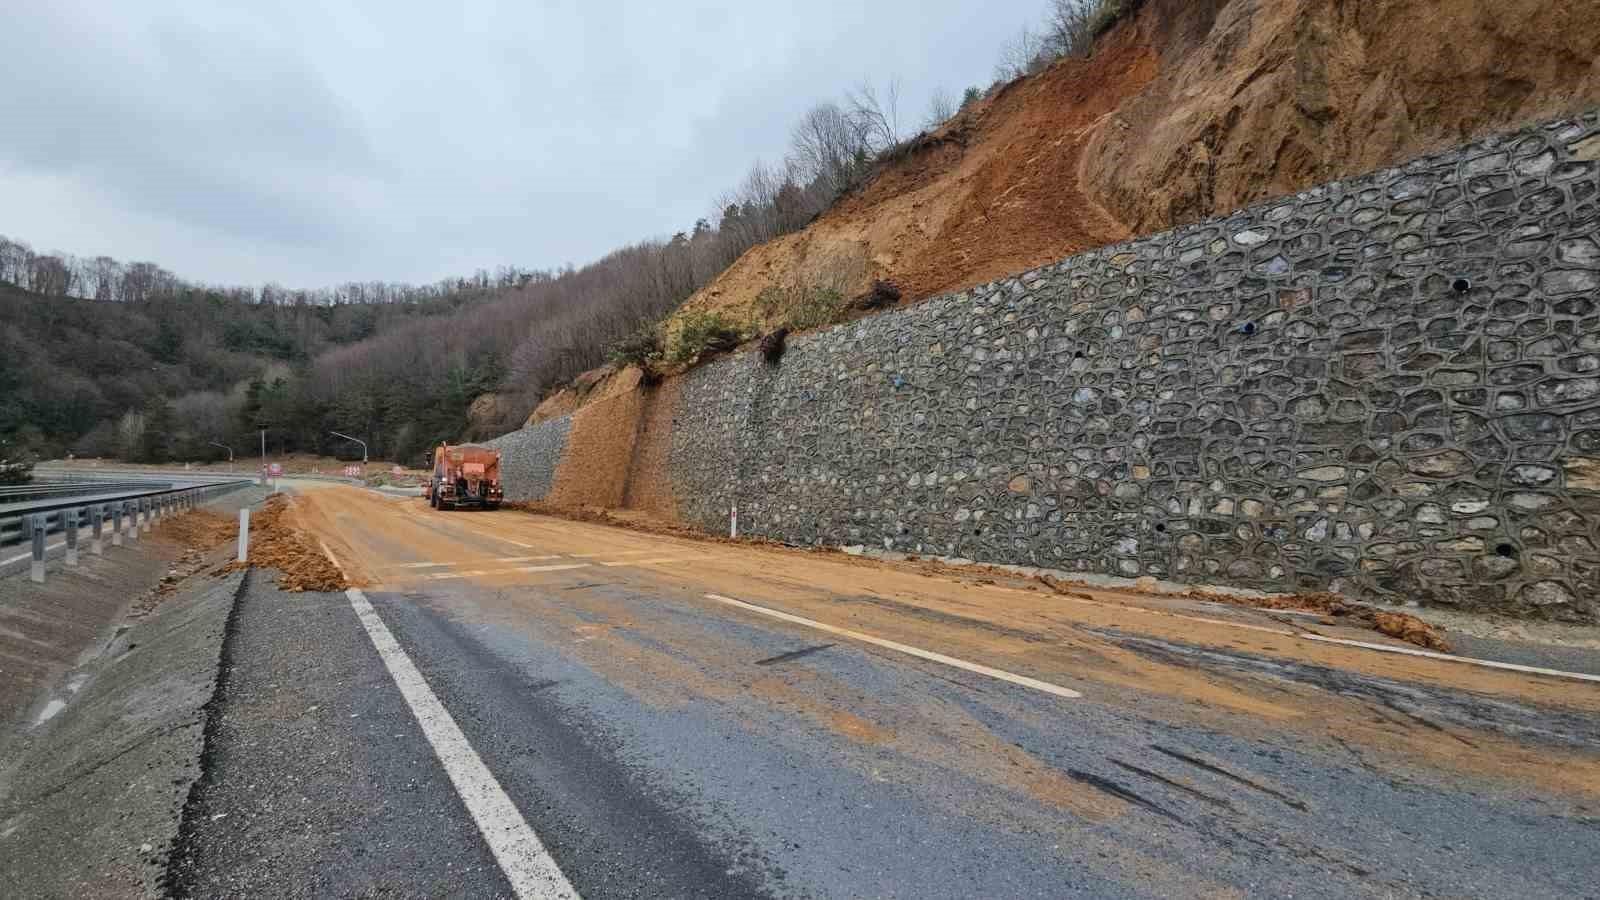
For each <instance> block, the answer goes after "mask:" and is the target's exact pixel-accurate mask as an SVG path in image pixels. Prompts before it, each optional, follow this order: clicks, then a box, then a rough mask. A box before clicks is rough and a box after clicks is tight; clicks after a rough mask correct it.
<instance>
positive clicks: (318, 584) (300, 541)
mask: <svg viewBox="0 0 1600 900" xmlns="http://www.w3.org/2000/svg"><path fill="white" fill-rule="evenodd" d="M249 555H250V559H249V564H250V565H252V566H256V567H259V568H265V569H277V570H278V573H279V574H278V587H280V588H282V589H283V590H286V591H295V592H299V591H318V592H328V591H342V590H344V589H345V588H347V587H350V582H349V581H348V580H347V579H346V578H345V576H344V573H343V572H341V571H339V568H338V566H335V565H334V564H333V562H332V561H331V560H329V559H328V557H327V554H325V553H323V552H322V547H321V546H319V545H318V544H317V540H316V538H314V537H312V536H311V535H310V534H309V533H308V532H306V531H305V530H304V529H302V528H301V527H300V525H299V523H298V522H297V521H296V520H295V514H294V504H293V502H292V501H291V500H290V499H289V498H288V496H286V495H284V494H274V495H273V496H271V497H269V498H268V499H267V502H266V503H265V504H263V505H262V507H261V508H260V509H258V510H256V511H255V512H253V513H251V515H250V554H249ZM238 566H239V564H238V563H237V562H234V563H229V564H228V566H226V567H224V568H225V569H234V568H238Z"/></svg>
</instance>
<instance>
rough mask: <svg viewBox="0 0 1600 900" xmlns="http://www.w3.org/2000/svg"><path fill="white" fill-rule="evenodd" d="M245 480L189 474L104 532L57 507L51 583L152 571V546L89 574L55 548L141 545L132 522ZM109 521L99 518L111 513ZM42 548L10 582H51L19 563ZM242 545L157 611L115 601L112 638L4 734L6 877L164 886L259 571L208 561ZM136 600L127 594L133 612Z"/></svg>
mask: <svg viewBox="0 0 1600 900" xmlns="http://www.w3.org/2000/svg"><path fill="white" fill-rule="evenodd" d="M247 485H248V482H240V483H237V484H216V485H200V486H192V487H187V488H185V489H183V490H175V491H170V492H167V493H166V494H164V495H157V497H156V498H146V501H145V502H146V505H141V506H140V507H139V510H138V512H139V514H140V515H139V518H138V519H134V518H133V517H132V516H124V517H123V518H124V520H125V522H124V528H122V529H118V530H115V531H107V530H106V529H105V528H104V527H102V528H101V529H98V531H99V533H98V534H96V531H97V530H96V529H94V528H93V525H94V520H93V518H92V514H91V516H90V518H89V520H88V522H89V524H88V526H87V527H85V526H84V525H83V524H82V523H83V521H84V520H83V519H79V518H75V517H74V516H73V515H72V511H73V510H74V509H78V510H81V509H82V508H83V507H81V506H80V507H74V506H66V507H62V508H59V509H55V510H51V511H50V514H51V516H52V521H54V522H56V523H58V524H57V529H62V528H64V529H66V530H65V531H59V530H58V531H57V533H56V535H55V537H56V540H55V541H54V542H52V545H51V546H48V548H47V549H48V550H49V551H52V552H53V555H52V557H51V565H50V569H51V572H50V573H49V576H48V577H49V579H50V582H49V585H48V589H49V590H52V591H56V590H62V589H64V588H67V587H68V586H73V585H75V584H77V583H81V584H82V585H83V586H84V587H83V588H82V590H85V591H89V592H93V591H96V590H105V589H106V588H107V587H109V585H110V584H111V583H113V582H114V581H115V579H114V578H112V577H111V576H112V575H113V574H114V573H115V572H116V571H118V568H116V567H113V560H120V563H119V566H120V568H122V569H127V568H130V567H132V568H133V569H134V570H135V571H139V572H144V573H146V574H145V575H144V576H142V577H146V578H148V577H150V575H151V574H152V573H155V572H159V571H164V570H165V569H166V564H165V563H161V562H160V561H159V559H160V557H159V556H158V558H157V559H156V560H146V559H145V557H146V556H148V555H149V553H148V552H146V553H142V554H139V555H137V556H135V555H129V554H127V553H126V551H124V552H123V553H122V554H118V555H116V556H108V558H107V560H106V561H104V562H97V563H96V564H94V565H90V564H88V561H87V560H85V561H84V563H85V565H84V566H83V567H82V568H83V569H84V570H93V571H85V574H83V575H78V574H76V573H75V572H74V573H69V572H68V571H67V570H66V569H64V568H63V569H57V566H56V562H55V557H56V556H59V557H61V558H62V559H61V565H62V566H67V565H69V564H70V563H71V562H72V560H71V558H70V556H69V554H72V551H74V550H77V549H79V548H78V546H76V545H77V544H79V541H78V540H74V538H75V537H77V538H82V539H84V543H88V542H91V541H94V540H95V539H96V538H97V537H98V538H100V539H101V540H102V541H104V540H107V539H109V538H110V537H111V536H112V535H120V536H122V537H123V538H124V539H125V540H127V541H128V542H129V543H128V544H125V545H124V546H128V547H130V548H131V546H132V542H133V541H135V540H136V537H135V535H134V529H135V523H137V527H138V528H139V529H141V530H142V529H143V528H144V527H146V525H147V524H154V523H159V522H160V520H161V519H162V518H163V517H164V516H165V515H168V514H171V513H175V512H177V511H179V510H182V509H186V508H190V507H192V506H195V505H198V504H199V503H201V502H203V501H205V500H208V499H214V498H215V497H216V496H217V495H219V494H221V493H225V492H231V491H233V490H236V489H237V488H239V487H245V486H247ZM258 499H259V498H258V497H255V496H253V495H252V496H248V497H232V498H228V500H230V501H233V502H237V501H240V500H244V501H246V502H249V501H250V500H258ZM94 502H95V503H124V502H135V503H136V502H137V498H124V499H119V500H106V499H103V498H102V499H100V500H96V501H94ZM230 505H231V504H230ZM30 514H38V513H30ZM100 521H101V523H102V526H103V525H104V523H106V522H107V521H112V522H114V521H115V517H102V519H101V520H100ZM75 528H76V530H77V532H78V533H76V534H75V533H74V529H75ZM44 534H45V528H44V527H38V528H36V529H35V530H34V531H33V532H32V533H31V534H30V539H32V541H33V546H34V547H37V546H39V544H41V543H44V542H43V541H42V540H41V539H39V538H34V537H33V535H39V536H40V538H42V537H44ZM89 546H90V547H91V548H92V547H93V545H92V544H90V545H89ZM101 546H102V548H103V544H102V545H101ZM31 550H32V548H30V551H31ZM56 551H65V552H56ZM40 555H42V554H39V553H37V552H30V553H29V554H27V556H25V557H24V565H23V566H17V565H15V564H14V562H13V560H12V559H7V560H6V562H8V563H12V565H11V568H12V570H13V577H12V578H10V579H7V580H9V581H11V582H12V584H11V585H9V587H8V590H9V592H10V593H11V594H13V595H21V596H26V593H28V592H32V593H37V592H39V591H43V590H46V588H43V587H38V586H36V585H35V584H34V583H32V582H29V581H27V580H23V579H22V578H21V577H18V576H20V572H17V571H15V570H16V569H19V568H29V569H34V570H35V571H37V567H36V566H34V565H32V563H34V562H36V560H35V559H34V557H37V556H40ZM72 555H75V554H72ZM233 556H234V547H233V546H232V545H231V544H229V545H223V546H218V547H215V548H214V549H213V550H212V552H211V561H210V562H208V563H207V564H206V565H205V567H204V569H203V570H202V571H201V572H197V573H196V574H195V575H194V576H191V577H189V578H187V579H186V580H184V581H182V582H179V584H178V587H177V588H176V590H175V591H174V592H173V593H171V594H170V595H168V596H166V597H165V598H164V599H163V600H162V601H161V602H160V604H159V605H158V606H156V607H155V608H154V609H153V610H152V611H150V612H149V614H148V615H146V616H144V617H143V618H138V619H133V620H126V621H124V620H123V615H122V614H118V615H117V616H116V617H115V618H114V619H113V620H112V621H110V622H107V623H106V624H105V625H104V626H103V627H102V628H101V629H100V632H101V633H102V634H107V635H109V637H108V638H107V637H102V638H99V639H97V640H95V641H94V642H93V646H89V647H86V648H83V650H82V653H81V655H80V656H79V659H78V664H77V665H75V666H72V667H70V668H69V669H68V670H67V671H65V672H62V673H60V675H59V676H58V677H57V678H55V679H53V683H52V686H51V689H50V692H49V694H48V696H40V697H38V699H37V702H35V703H34V704H33V705H32V706H31V707H30V711H29V714H28V715H26V716H19V717H18V718H17V719H16V720H15V721H14V723H13V725H14V727H15V731H13V732H12V733H10V734H7V735H3V736H0V883H4V884H10V885H13V886H14V887H20V888H21V892H22V894H25V895H27V896H62V897H65V896H72V897H89V896H119V897H120V896H130V895H141V894H142V895H144V896H160V895H162V894H163V893H165V892H166V891H167V890H168V886H167V885H166V884H164V878H165V874H166V869H167V863H168V856H169V854H170V852H171V849H172V847H173V846H174V845H175V842H176V840H177V837H178V832H179V827H180V822H181V817H182V814H183V810H184V805H185V803H186V802H187V801H188V799H189V794H190V789H191V787H192V786H193V785H194V784H195V783H196V781H197V780H198V779H199V777H200V775H201V755H202V753H203V751H204V748H205V740H206V734H207V729H208V728H209V727H214V725H211V724H210V723H211V719H213V718H214V715H213V707H214V703H215V698H216V696H217V692H218V684H219V681H220V679H221V678H222V675H221V671H222V666H223V665H224V663H225V658H224V653H225V646H226V637H227V633H228V629H229V627H230V623H231V622H232V617H233V612H234V609H235V605H236V601H237V599H238V597H239V596H240V595H241V594H242V592H243V590H244V588H245V586H246V584H247V583H248V578H249V573H248V571H244V570H235V571H231V572H225V573H222V574H220V575H215V576H212V575H206V574H204V572H206V571H210V572H215V571H216V569H217V567H218V566H219V565H220V564H221V563H223V562H225V561H227V560H228V559H231V558H233ZM37 561H41V562H42V560H37ZM31 574H33V573H32V572H30V575H31ZM75 579H79V580H80V581H79V582H75V581H74V580H75ZM58 582H59V583H58ZM73 589H74V590H77V589H78V588H76V587H75V586H74V587H73ZM127 606H128V604H126V603H123V604H122V608H123V611H124V613H125V612H126V610H127ZM118 621H123V624H121V625H118V624H116V623H117V622H118ZM11 668H13V667H12V666H9V665H8V666H7V669H8V670H10V669H11Z"/></svg>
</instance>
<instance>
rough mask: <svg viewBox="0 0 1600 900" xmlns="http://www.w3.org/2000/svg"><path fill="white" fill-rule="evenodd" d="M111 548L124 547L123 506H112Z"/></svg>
mask: <svg viewBox="0 0 1600 900" xmlns="http://www.w3.org/2000/svg"><path fill="white" fill-rule="evenodd" d="M111 546H113V547H121V546H122V504H121V503H112V504H111Z"/></svg>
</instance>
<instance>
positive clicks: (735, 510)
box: [728, 503, 739, 538]
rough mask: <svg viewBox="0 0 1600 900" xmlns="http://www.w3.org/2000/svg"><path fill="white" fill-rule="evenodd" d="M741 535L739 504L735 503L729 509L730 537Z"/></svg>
mask: <svg viewBox="0 0 1600 900" xmlns="http://www.w3.org/2000/svg"><path fill="white" fill-rule="evenodd" d="M738 536H739V504H737V503H735V504H733V506H731V507H729V509H728V537H730V538H737V537H738Z"/></svg>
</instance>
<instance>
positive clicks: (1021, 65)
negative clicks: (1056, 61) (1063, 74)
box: [994, 25, 1053, 83]
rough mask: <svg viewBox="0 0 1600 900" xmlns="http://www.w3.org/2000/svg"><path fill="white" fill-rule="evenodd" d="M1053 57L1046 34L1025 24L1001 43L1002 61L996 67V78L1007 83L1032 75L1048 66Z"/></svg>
mask: <svg viewBox="0 0 1600 900" xmlns="http://www.w3.org/2000/svg"><path fill="white" fill-rule="evenodd" d="M1052 58H1053V54H1052V52H1051V48H1050V44H1049V41H1048V40H1047V38H1046V35H1044V34H1041V33H1039V32H1037V31H1034V30H1033V29H1032V28H1029V27H1028V26H1026V25H1024V26H1022V30H1021V31H1019V32H1017V34H1016V36H1014V37H1013V38H1011V40H1009V41H1006V42H1005V43H1004V44H1002V45H1001V47H1000V61H999V62H998V63H996V64H995V67H994V77H995V80H996V81H999V82H1001V83H1005V82H1010V81H1015V80H1016V79H1018V78H1021V77H1022V76H1024V75H1032V74H1034V73H1035V72H1039V71H1042V70H1043V69H1044V68H1045V66H1048V65H1049V64H1050V60H1051V59H1052Z"/></svg>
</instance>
